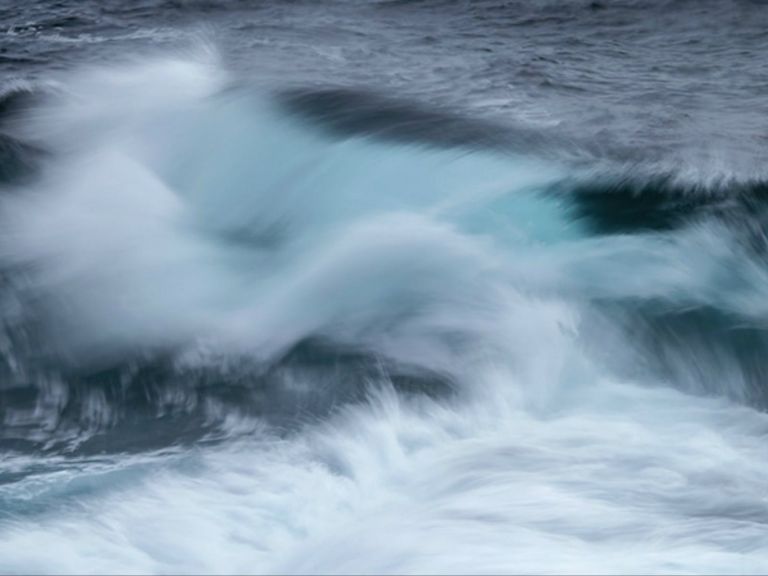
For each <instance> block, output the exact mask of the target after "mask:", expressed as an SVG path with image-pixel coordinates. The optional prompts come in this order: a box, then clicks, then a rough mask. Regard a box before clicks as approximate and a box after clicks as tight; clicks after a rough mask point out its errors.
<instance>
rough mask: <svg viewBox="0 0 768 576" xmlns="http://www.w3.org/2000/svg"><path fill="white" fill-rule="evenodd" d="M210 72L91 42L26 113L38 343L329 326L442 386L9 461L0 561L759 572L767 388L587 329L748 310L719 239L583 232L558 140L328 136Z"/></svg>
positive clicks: (372, 569) (197, 355) (117, 342)
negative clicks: (636, 351) (111, 449)
mask: <svg viewBox="0 0 768 576" xmlns="http://www.w3.org/2000/svg"><path fill="white" fill-rule="evenodd" d="M223 87H224V79H222V78H220V76H219V74H216V73H212V72H211V70H210V68H209V67H207V66H205V65H200V64H195V63H193V62H189V61H175V62H157V63H155V64H149V65H147V64H144V65H141V66H137V67H134V68H130V67H129V68H121V69H117V70H113V71H111V72H108V73H107V72H105V71H103V70H101V71H87V72H84V73H82V74H80V75H75V76H74V77H71V78H69V79H68V80H67V81H66V82H63V84H62V90H63V92H64V95H63V96H61V98H60V99H59V100H57V102H56V103H54V104H51V106H50V107H49V108H47V109H45V110H42V111H38V112H37V116H36V117H33V118H30V119H28V120H27V122H26V123H25V124H24V128H23V131H24V135H25V136H26V137H28V138H34V139H36V140H38V141H40V142H45V143H46V144H47V145H49V146H53V147H54V148H55V149H56V150H57V153H58V155H57V159H56V160H53V161H52V162H51V164H52V165H51V166H49V167H48V168H47V170H46V174H45V176H44V179H43V181H42V182H41V183H38V184H35V185H34V187H33V188H30V189H26V190H23V191H21V192H22V193H19V194H16V195H13V196H6V197H4V198H3V201H2V205H1V206H0V210H2V212H1V213H2V217H3V228H2V230H3V232H2V243H1V244H0V246H2V248H1V249H2V260H3V262H4V263H5V264H6V265H24V266H28V267H29V271H28V272H27V275H26V276H25V278H26V282H27V288H26V290H27V291H28V292H29V294H31V295H33V296H34V298H35V300H34V302H37V303H40V302H42V303H43V304H42V306H44V308H43V309H44V311H45V312H44V314H45V318H44V320H45V324H44V326H45V331H46V332H45V337H46V340H45V342H46V347H47V348H48V349H49V350H50V351H51V353H52V354H54V355H63V356H64V357H66V358H69V359H72V358H74V359H76V360H77V361H78V362H86V363H87V362H89V361H91V360H92V359H93V357H101V356H105V357H119V356H120V355H122V354H125V353H128V352H131V351H133V350H135V349H137V348H138V349H145V348H153V347H157V346H171V347H174V348H177V349H179V350H181V351H182V357H183V358H184V361H193V362H195V361H196V362H203V363H207V364H211V363H215V362H222V361H224V359H226V358H227V357H232V356H243V355H244V356H247V357H249V358H257V359H260V360H262V361H265V362H268V361H270V360H271V359H273V358H275V357H276V356H277V355H279V354H280V353H281V352H283V351H284V350H286V349H287V348H289V347H290V346H291V345H293V344H295V343H297V342H299V341H301V340H302V339H303V338H306V337H312V336H322V337H324V338H326V339H329V340H331V341H332V342H334V343H336V344H342V345H356V346H361V347H363V348H365V349H366V350H369V351H371V352H372V353H374V354H375V355H377V356H379V357H381V358H386V359H389V360H394V361H396V362H398V363H401V364H405V365H410V366H414V367H416V368H419V369H429V370H435V371H437V372H439V373H440V374H443V375H445V376H447V377H449V378H450V380H451V382H452V383H453V386H454V388H455V391H454V394H452V395H450V396H445V397H440V398H433V399H427V398H425V397H422V396H411V395H405V394H404V393H402V392H398V391H397V390H396V389H395V388H394V387H393V386H392V384H391V383H390V382H388V381H387V380H386V378H383V379H382V380H376V381H361V382H360V385H361V386H366V387H368V388H369V390H370V401H369V402H368V403H363V404H359V405H350V406H347V407H344V408H340V409H339V410H338V411H337V412H336V413H334V414H333V415H331V416H330V417H329V418H327V419H325V420H322V421H310V422H308V423H307V424H305V425H303V426H301V427H299V428H298V429H297V430H294V431H292V432H290V433H289V434H287V435H281V436H280V437H277V436H275V435H274V433H273V431H271V430H269V429H267V428H265V427H262V426H261V425H260V424H259V423H258V422H255V423H254V422H245V421H242V420H238V419H234V418H233V421H232V422H231V426H232V429H233V431H234V430H238V431H239V432H242V429H243V428H246V429H248V430H250V433H249V434H246V435H243V434H238V436H237V438H236V439H232V440H231V441H229V442H226V443H224V444H220V445H217V446H207V447H206V446H202V445H201V446H198V447H196V448H194V449H186V450H181V449H179V450H177V451H170V452H164V453H158V454H154V455H152V454H149V455H146V454H145V455H142V456H120V457H106V456H105V457H104V459H103V460H99V461H85V460H84V461H82V462H81V463H79V464H78V465H75V466H68V467H64V468H62V469H60V470H58V471H53V472H50V473H48V474H38V475H35V476H29V477H27V478H26V479H23V480H20V481H18V482H16V483H13V484H7V485H4V486H2V487H0V496H2V498H0V503H2V502H10V503H11V504H9V506H16V507H17V508H18V509H23V507H24V506H25V505H33V504H35V503H38V505H37V508H36V509H35V510H36V511H35V513H34V514H33V513H28V514H22V513H14V510H13V509H11V510H10V511H9V513H8V514H6V515H3V516H2V517H1V518H2V519H0V571H3V572H77V573H128V572H134V573H135V572H140V573H146V572H152V573H180V572H195V573H198V572H216V573H233V572H249V573H251V572H255V573H308V572H313V573H314V572H318V573H329V572H342V573H436V572H441V573H489V572H503V573H510V572H514V573H523V572H524V573H532V572H547V573H551V572H557V573H630V572H632V573H649V572H663V573H672V572H681V573H689V572H708V573H747V572H753V573H761V572H765V571H768V530H766V529H765V528H766V524H767V523H768V459H766V456H768V447H766V443H765V440H766V436H767V435H768V417H766V416H765V415H764V414H763V413H761V412H758V411H755V410H753V409H751V408H748V407H745V406H740V405H736V404H732V403H729V402H727V401H726V400H724V399H719V398H703V397H695V396H690V395H686V394H683V393H681V392H679V391H677V390H675V389H674V388H672V387H671V383H667V382H654V383H653V385H649V384H648V382H647V381H644V382H643V383H640V382H630V381H624V380H622V379H621V378H619V377H618V376H615V375H613V374H612V373H611V372H609V371H608V369H607V368H605V367H604V366H602V364H601V363H600V362H598V361H597V360H596V359H595V358H593V355H592V354H591V353H590V352H588V350H593V349H594V348H595V347H596V346H597V347H598V348H600V351H601V354H602V355H604V356H614V357H616V358H624V357H626V358H627V359H628V360H627V362H630V361H632V360H631V358H633V355H632V353H631V352H628V349H631V342H626V341H624V339H623V337H619V336H617V334H618V332H613V331H610V330H606V332H605V333H604V334H603V333H601V331H600V330H598V329H597V328H596V327H595V326H593V325H591V324H590V319H591V318H593V315H592V314H591V309H590V305H589V300H590V298H593V297H603V298H605V297H609V298H642V297H658V298H665V299H668V300H669V301H670V302H681V303H682V305H691V304H693V305H695V304H717V305H719V306H722V307H724V308H726V309H728V310H731V311H734V312H737V313H744V314H746V313H747V312H749V313H753V314H755V315H757V316H761V310H762V309H763V306H764V304H761V302H764V301H765V300H764V298H762V297H761V296H762V294H763V291H764V290H765V288H764V287H765V286H768V281H765V277H764V276H765V275H764V273H763V272H762V270H761V269H760V268H758V267H756V266H754V265H753V264H751V263H749V262H746V263H742V264H740V266H741V267H740V268H739V270H740V272H741V273H742V275H743V276H744V277H745V278H747V279H748V282H745V283H746V285H747V286H748V287H749V289H748V290H747V289H744V288H743V287H742V286H741V285H737V286H735V287H734V286H730V287H729V286H728V284H727V282H724V280H728V279H729V278H727V277H726V278H724V276H727V275H724V274H723V272H722V270H723V267H724V266H726V265H728V264H729V263H731V262H733V261H734V260H735V259H736V258H737V256H738V255H737V254H736V253H735V248H733V246H732V245H731V243H730V242H729V241H728V240H727V238H726V237H724V236H723V235H722V234H721V233H720V232H719V231H718V230H716V229H713V228H711V227H707V226H704V225H701V226H699V227H696V228H692V229H690V230H688V231H684V232H682V233H680V234H679V235H676V236H651V235H647V236H643V235H640V236H634V237H613V238H608V239H590V238H588V237H586V236H585V233H584V232H583V231H582V230H581V227H580V226H579V225H578V224H577V223H572V222H569V220H568V218H567V216H566V214H565V212H564V207H563V206H561V205H560V204H559V203H558V201H557V200H555V199H553V198H550V197H546V196H544V195H543V194H541V193H540V192H539V190H540V189H541V188H542V187H544V186H546V185H547V184H548V183H550V182H554V181H556V180H557V179H558V178H560V177H562V176H563V175H564V174H565V173H566V170H565V168H563V167H558V166H553V165H551V163H544V162H541V161H538V160H535V159H530V158H509V157H503V156H501V155H492V154H488V153H485V152H476V151H475V152H473V151H468V150H453V151H446V150H436V149H428V148H423V147H419V146H414V145H393V144H382V143H378V142H375V141H372V140H368V139H365V138H362V137H355V138H350V139H346V140H344V139H342V140H330V139H328V138H327V137H325V136H322V135H321V134H320V133H319V132H316V131H312V130H310V129H308V128H306V127H304V126H302V125H301V124H300V123H299V122H298V120H295V119H290V118H287V117H285V116H284V115H280V114H279V113H278V112H277V111H276V110H274V108H273V105H272V104H269V103H267V101H266V100H265V99H264V98H260V97H255V96H252V95H248V94H244V93H242V92H240V91H232V92H224V93H220V90H221V89H222V88H223ZM702 246H705V247H710V248H711V249H710V250H707V251H703V250H701V247H702ZM697 249H698V250H697ZM698 369H701V367H698ZM692 370H693V367H692ZM297 385H306V386H311V385H312V382H299V383H297ZM740 386H741V384H740V374H738V372H736V371H734V373H733V374H732V378H731V379H729V380H728V381H727V382H723V386H722V388H723V390H727V391H732V390H731V389H732V388H739V387H740ZM735 395H736V396H738V394H735ZM13 462H14V461H13V460H12V459H10V458H9V459H8V464H7V465H8V466H9V467H10V466H13V465H14V464H13ZM41 502H42V505H40V504H39V503H41Z"/></svg>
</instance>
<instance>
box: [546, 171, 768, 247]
mask: <svg viewBox="0 0 768 576" xmlns="http://www.w3.org/2000/svg"><path fill="white" fill-rule="evenodd" d="M549 193H551V194H555V195H558V196H565V197H567V198H570V199H571V202H572V206H571V214H572V216H573V217H574V218H576V219H579V220H581V221H583V222H585V223H586V224H587V225H588V226H589V227H590V228H591V229H592V230H593V232H595V233H598V234H619V233H620V234H634V233H640V232H663V231H670V230H675V229H677V228H680V227H682V226H684V225H686V224H689V223H691V222H695V221H698V220H702V219H707V218H715V219H717V220H718V221H720V222H724V223H726V224H727V225H730V226H731V227H732V228H733V230H734V232H736V233H737V235H738V236H739V237H740V239H742V240H743V241H744V243H745V244H746V245H749V246H751V247H752V248H755V249H757V250H760V251H762V250H763V249H764V248H765V243H764V238H763V236H764V232H765V224H766V220H765V216H766V214H768V182H766V181H764V180H752V181H749V180H747V181H736V180H733V179H721V180H718V181H714V182H710V183H706V184H703V183H702V184H697V183H690V182H685V181H682V180H681V179H680V178H679V177H677V176H676V175H673V174H658V175H652V176H645V177H644V176H639V175H637V174H628V175H624V176H618V177H617V176H605V177H597V178H593V179H585V180H568V181H563V182H560V183H558V184H556V185H555V186H553V187H551V188H550V190H549Z"/></svg>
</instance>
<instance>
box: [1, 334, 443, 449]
mask: <svg viewBox="0 0 768 576" xmlns="http://www.w3.org/2000/svg"><path fill="white" fill-rule="evenodd" d="M5 378H6V380H7V379H9V378H11V379H12V378H14V375H13V374H9V373H8V372H6V374H5ZM16 378H17V379H19V381H17V382H16V383H15V384H13V385H9V383H8V382H7V381H6V383H5V384H4V385H3V386H0V422H2V423H3V424H2V426H0V450H14V451H17V452H42V453H50V452H65V453H68V454H81V455H82V454H103V453H116V452H142V451H147V450H154V449H159V448H164V447H168V446H175V445H192V444H195V443H198V442H200V441H203V440H205V439H206V438H208V439H209V440H210V439H215V438H217V437H220V436H225V435H226V432H227V431H226V430H225V429H222V426H223V425H225V423H226V420H227V419H228V418H229V417H236V418H249V419H258V420H259V421H261V422H263V423H264V424H265V425H268V426H269V427H270V428H271V429H274V430H278V431H279V430H284V431H286V432H290V431H291V430H294V429H295V428H296V427H297V426H300V425H301V424H302V423H304V422H307V421H315V420H319V419H322V418H324V417H327V416H328V415H329V414H330V413H331V412H332V411H333V410H335V409H336V408H337V407H339V406H341V405H344V404H348V403H351V402H360V401H363V400H364V399H365V398H366V396H367V392H368V388H369V385H370V384H371V383H373V382H380V381H382V380H386V381H389V382H391V383H392V384H393V385H394V386H395V387H396V388H397V389H398V390H399V391H400V392H401V393H403V394H428V395H442V394H446V393H449V392H450V391H451V390H452V389H453V385H452V383H451V379H450V377H449V376H447V375H443V374H439V373H434V372H430V371H427V370H423V369H419V368H415V367H412V366H403V365H399V364H396V363H393V362H391V361H387V360H386V359H382V358H380V357H378V356H377V355H375V354H372V353H370V352H367V351H365V350H356V349H352V348H348V347H339V346H337V345H334V344H331V343H330V342H325V341H322V340H317V339H312V340H306V341H303V342H301V343H299V344H297V345H296V346H294V347H293V348H292V349H291V350H289V351H288V352H287V353H286V354H285V355H284V356H283V357H282V358H280V359H278V360H276V361H275V362H273V363H270V364H267V365H265V364H259V363H255V362H254V361H252V360H249V359H247V358H223V359H221V361H220V362H217V363H214V364H212V365H204V366H200V367H190V366H180V365H179V364H178V362H177V361H175V360H174V358H173V356H172V355H171V354H159V353H156V354H154V355H152V356H149V355H148V356H145V357H144V358H138V357H134V358H131V359H125V360H122V361H117V362H113V363H112V364H111V365H107V366H103V367H100V368H96V369H95V368H88V367H87V366H80V367H73V366H70V367H68V368H61V369H59V370H58V371H56V370H54V369H52V368H50V367H48V368H47V369H43V368H40V367H34V366H32V367H27V369H25V370H24V371H23V373H22V374H21V376H19V375H18V374H17V376H16Z"/></svg>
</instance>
